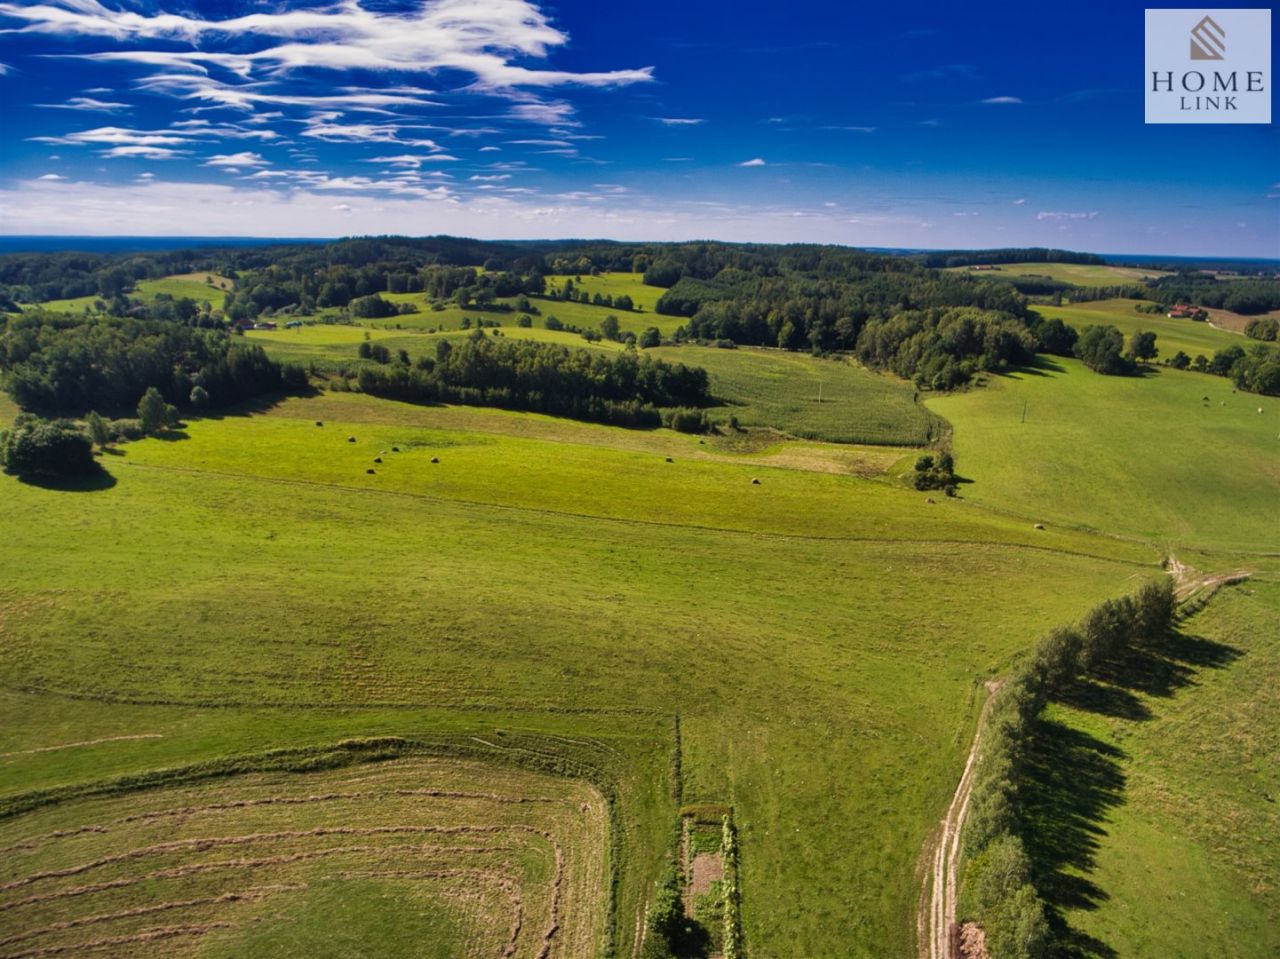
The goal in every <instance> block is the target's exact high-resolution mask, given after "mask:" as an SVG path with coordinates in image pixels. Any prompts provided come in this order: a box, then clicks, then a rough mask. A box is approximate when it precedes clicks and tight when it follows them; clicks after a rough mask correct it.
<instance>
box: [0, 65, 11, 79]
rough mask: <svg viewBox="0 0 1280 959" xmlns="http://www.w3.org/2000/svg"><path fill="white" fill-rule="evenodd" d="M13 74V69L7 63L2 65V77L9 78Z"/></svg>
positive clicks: (0, 69)
mask: <svg viewBox="0 0 1280 959" xmlns="http://www.w3.org/2000/svg"><path fill="white" fill-rule="evenodd" d="M12 72H13V67H11V66H9V64H7V63H0V77H7V76H8V75H9V74H10V73H12Z"/></svg>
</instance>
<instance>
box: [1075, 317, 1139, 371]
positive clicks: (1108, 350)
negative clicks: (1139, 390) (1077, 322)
mask: <svg viewBox="0 0 1280 959" xmlns="http://www.w3.org/2000/svg"><path fill="white" fill-rule="evenodd" d="M1073 352H1074V353H1075V355H1076V356H1077V357H1078V358H1079V359H1080V360H1081V362H1083V363H1084V365H1085V366H1087V367H1089V369H1091V370H1093V371H1094V372H1095V373H1105V374H1106V375H1108V376H1124V375H1126V374H1128V373H1132V372H1133V371H1134V363H1133V360H1131V359H1129V358H1128V357H1127V356H1125V355H1124V334H1123V333H1121V332H1120V331H1119V330H1118V329H1116V328H1115V327H1114V326H1086V327H1085V328H1084V332H1082V333H1081V334H1080V339H1079V340H1078V341H1077V342H1076V345H1075V347H1074V348H1073Z"/></svg>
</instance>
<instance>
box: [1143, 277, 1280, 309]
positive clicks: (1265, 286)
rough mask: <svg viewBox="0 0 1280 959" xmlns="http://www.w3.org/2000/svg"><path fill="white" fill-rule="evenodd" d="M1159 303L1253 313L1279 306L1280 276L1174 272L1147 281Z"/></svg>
mask: <svg viewBox="0 0 1280 959" xmlns="http://www.w3.org/2000/svg"><path fill="white" fill-rule="evenodd" d="M1148 286H1149V288H1150V291H1151V292H1150V296H1151V298H1152V299H1153V300H1155V301H1157V302H1158V303H1163V304H1165V305H1168V306H1172V305H1174V304H1176V303H1194V304H1195V305H1197V306H1207V307H1212V308H1214V309H1222V310H1230V311H1231V312H1232V313H1243V314H1244V315H1246V316H1254V315H1256V314H1259V313H1266V312H1268V311H1270V310H1280V280H1277V279H1270V280H1265V279H1225V280H1220V279H1218V278H1217V277H1215V276H1213V275H1211V274H1208V273H1175V274H1173V275H1171V276H1162V277H1160V278H1159V279H1157V280H1153V281H1152V282H1151V283H1150V284H1148Z"/></svg>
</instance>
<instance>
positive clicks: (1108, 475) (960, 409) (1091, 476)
mask: <svg viewBox="0 0 1280 959" xmlns="http://www.w3.org/2000/svg"><path fill="white" fill-rule="evenodd" d="M1222 335H1224V336H1226V335H1227V334H1222ZM928 405H929V408H930V409H932V410H933V411H934V412H936V413H938V414H940V415H941V416H943V417H945V418H946V419H947V420H948V421H949V422H950V423H951V424H952V426H953V427H954V429H955V434H954V441H953V442H954V448H955V454H956V461H957V470H958V471H959V472H960V473H961V474H962V475H963V476H964V477H965V478H966V479H968V480H972V482H971V483H965V484H963V485H962V487H961V495H963V496H964V497H965V498H966V499H969V500H972V501H974V502H978V503H983V504H987V505H989V506H992V507H995V508H999V509H1004V510H1011V511H1015V512H1016V513H1018V514H1019V515H1022V516H1026V517H1030V518H1035V519H1040V520H1044V521H1046V522H1055V523H1071V524H1076V525H1079V526H1082V527H1089V528H1092V529H1096V530H1105V531H1107V532H1108V533H1115V534H1122V535H1126V536H1132V537H1136V538H1139V539H1141V540H1143V541H1144V542H1147V543H1150V544H1152V545H1154V546H1156V547H1158V548H1159V549H1161V550H1165V551H1168V550H1181V549H1186V548H1197V549H1206V550H1240V551H1245V552H1256V551H1274V549H1275V546H1276V526H1275V523H1274V519H1275V504H1276V502H1277V501H1278V500H1280V398H1277V397H1269V396H1257V395H1253V394H1249V393H1237V392H1236V391H1235V390H1234V389H1233V388H1232V385H1231V381H1230V380H1228V379H1225V378H1223V377H1220V376H1211V375H1208V374H1202V373H1193V372H1188V371H1178V370H1168V369H1159V370H1153V371H1151V372H1149V373H1148V374H1146V375H1144V376H1134V377H1119V376H1102V375H1100V374H1097V373H1094V372H1092V371H1090V370H1088V369H1086V368H1085V367H1084V365H1083V364H1081V363H1080V362H1079V361H1077V360H1069V359H1061V358H1057V357H1053V358H1050V359H1049V360H1047V361H1046V362H1045V363H1044V364H1043V365H1042V366H1041V367H1039V368H1035V369H1029V370H1024V371H1021V372H1018V373H1014V374H1011V375H1009V376H1004V377H997V378H994V379H992V381H991V382H990V383H989V384H988V385H987V387H986V388H985V389H978V390H972V391H970V392H968V393H958V394H954V395H950V396H936V397H931V398H930V400H929V404H928ZM1259 410H1261V412H1259Z"/></svg>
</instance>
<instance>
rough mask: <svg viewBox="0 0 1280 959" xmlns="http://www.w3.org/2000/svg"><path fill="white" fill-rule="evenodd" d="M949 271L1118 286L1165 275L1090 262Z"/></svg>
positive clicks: (1083, 284) (987, 277) (1075, 283)
mask: <svg viewBox="0 0 1280 959" xmlns="http://www.w3.org/2000/svg"><path fill="white" fill-rule="evenodd" d="M947 272H949V273H969V274H971V275H973V276H975V277H980V278H985V279H995V280H998V279H1000V278H1001V277H1015V276H1041V277H1047V278H1048V279H1051V280H1057V281H1059V282H1062V283H1072V284H1074V285H1075V286H1120V285H1122V284H1128V283H1133V284H1139V283H1141V282H1142V281H1143V280H1147V279H1154V278H1155V277H1160V276H1168V273H1166V272H1164V271H1161V270H1140V269H1138V268H1137V267H1132V266H1111V265H1109V264H1092V263H998V264H995V268H994V269H991V270H975V269H973V268H972V267H968V266H953V267H948V268H947Z"/></svg>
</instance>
